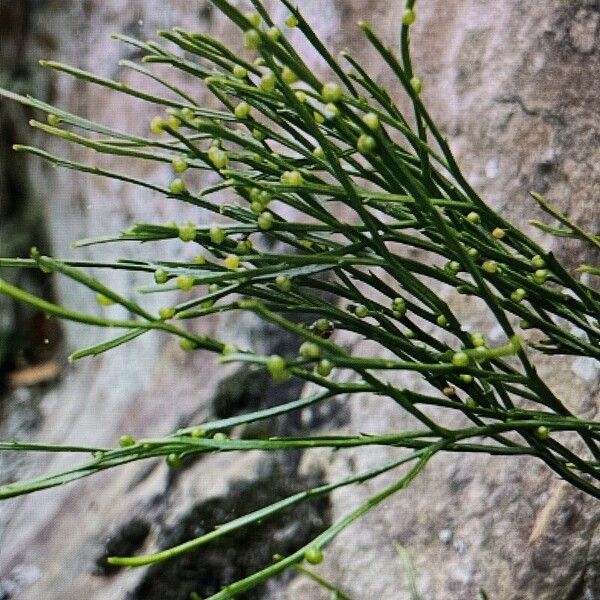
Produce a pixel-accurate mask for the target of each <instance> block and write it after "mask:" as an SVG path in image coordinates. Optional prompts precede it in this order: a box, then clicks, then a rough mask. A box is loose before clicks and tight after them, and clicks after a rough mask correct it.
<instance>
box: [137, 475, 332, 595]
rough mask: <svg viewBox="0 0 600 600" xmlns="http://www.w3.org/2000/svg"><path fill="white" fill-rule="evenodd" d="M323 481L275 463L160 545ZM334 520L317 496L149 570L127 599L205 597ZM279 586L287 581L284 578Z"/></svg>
mask: <svg viewBox="0 0 600 600" xmlns="http://www.w3.org/2000/svg"><path fill="white" fill-rule="evenodd" d="M318 483H319V482H318V481H317V480H316V479H311V480H308V479H306V478H299V477H298V476H297V475H295V474H294V475H290V474H289V473H287V472H285V471H282V470H281V469H280V467H279V466H277V465H275V466H274V469H273V470H272V471H271V472H270V473H267V474H265V475H264V476H263V477H260V478H259V479H257V480H255V481H252V482H248V481H240V482H238V483H235V484H233V485H232V486H231V488H230V490H229V493H228V495H227V496H225V497H220V498H215V499H211V500H208V501H206V502H202V503H200V504H197V505H196V506H194V507H193V508H192V509H191V510H190V511H189V512H188V513H187V514H186V515H185V516H184V517H183V518H182V519H180V520H179V522H178V523H177V524H176V525H175V526H173V527H170V528H168V529H165V530H164V531H163V532H161V534H160V536H159V543H160V547H161V548H167V547H170V546H173V545H176V544H181V543H183V542H185V541H187V540H190V539H192V538H195V537H198V536H199V535H202V534H205V533H207V532H210V531H212V530H213V529H214V528H215V526H217V525H221V524H223V523H226V522H227V521H230V520H231V519H234V518H236V517H238V516H241V515H243V514H246V513H249V512H251V511H253V510H256V509H259V508H261V507H264V506H267V505H269V504H271V503H273V502H276V501H277V500H280V499H282V498H285V497H286V496H289V495H290V494H293V493H296V492H299V491H301V490H303V489H305V488H306V487H310V486H314V485H316V484H318ZM330 522H331V514H330V503H329V499H328V497H325V496H324V497H320V498H314V499H312V500H310V501H307V502H304V503H302V504H300V505H298V506H296V507H293V508H290V509H288V510H286V511H283V512H281V513H278V514H276V515H274V516H272V517H270V518H268V519H265V520H264V521H262V522H260V523H259V524H254V525H252V526H250V527H246V528H244V529H241V530H239V531H236V532H233V533H231V534H229V535H227V536H225V537H223V538H222V539H218V540H215V541H214V542H211V543H209V544H208V545H206V546H204V547H202V548H201V549H199V550H197V551H194V552H191V553H188V554H185V555H183V556H181V557H179V558H175V559H172V560H170V561H168V562H165V563H162V564H158V565H155V566H152V567H150V568H149V569H148V571H147V573H146V575H145V576H144V578H143V580H142V581H141V582H140V584H139V585H138V586H137V587H136V589H135V590H133V591H132V592H131V593H129V594H128V596H127V600H180V599H182V598H188V597H189V595H190V594H191V593H192V592H196V593H197V594H199V595H200V597H202V598H204V597H206V596H209V595H211V594H214V593H216V592H217V591H219V589H221V587H222V586H224V585H227V584H229V583H231V582H233V581H236V580H237V579H240V578H243V577H246V576H248V575H250V574H252V573H254V572H255V571H257V570H260V569H262V568H264V567H266V566H268V565H269V564H270V563H271V562H272V559H273V555H274V554H281V555H284V556H285V555H288V554H290V553H292V552H294V551H295V550H297V549H298V548H299V547H301V546H302V545H304V544H306V543H308V542H309V541H310V540H311V539H313V538H314V537H315V536H316V535H318V534H319V533H321V532H322V531H323V530H324V529H325V528H326V527H327V526H328V525H329V524H330ZM282 577H283V578H284V579H287V578H289V576H285V575H284V576H282ZM279 583H282V581H281V579H280V581H279ZM266 597H267V595H266V591H265V589H264V588H263V589H261V588H260V587H259V588H256V589H254V590H252V591H249V592H247V593H245V594H242V595H240V596H238V599H239V600H261V599H263V598H266Z"/></svg>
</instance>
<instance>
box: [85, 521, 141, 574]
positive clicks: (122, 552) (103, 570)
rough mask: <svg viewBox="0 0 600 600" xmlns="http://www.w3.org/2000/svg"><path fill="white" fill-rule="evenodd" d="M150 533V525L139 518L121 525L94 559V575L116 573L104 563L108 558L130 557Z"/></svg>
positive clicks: (115, 569)
mask: <svg viewBox="0 0 600 600" xmlns="http://www.w3.org/2000/svg"><path fill="white" fill-rule="evenodd" d="M149 533H150V523H149V522H148V521H147V520H146V519H142V518H141V517H135V518H133V519H132V520H131V521H128V522H127V523H125V524H123V525H122V526H121V527H119V528H118V529H117V530H116V531H114V532H113V533H111V534H110V535H109V537H108V538H107V539H106V542H105V544H104V549H103V551H102V554H101V555H100V556H99V557H98V558H97V559H96V563H95V567H94V574H95V575H104V576H106V575H112V574H114V573H116V572H118V570H119V569H118V567H113V566H112V565H109V564H108V563H107V562H106V559H107V558H108V557H109V556H130V555H131V554H133V553H134V552H136V551H137V550H138V549H139V548H140V547H141V546H142V544H143V543H144V542H145V540H146V538H147V537H148V534H149Z"/></svg>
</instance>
